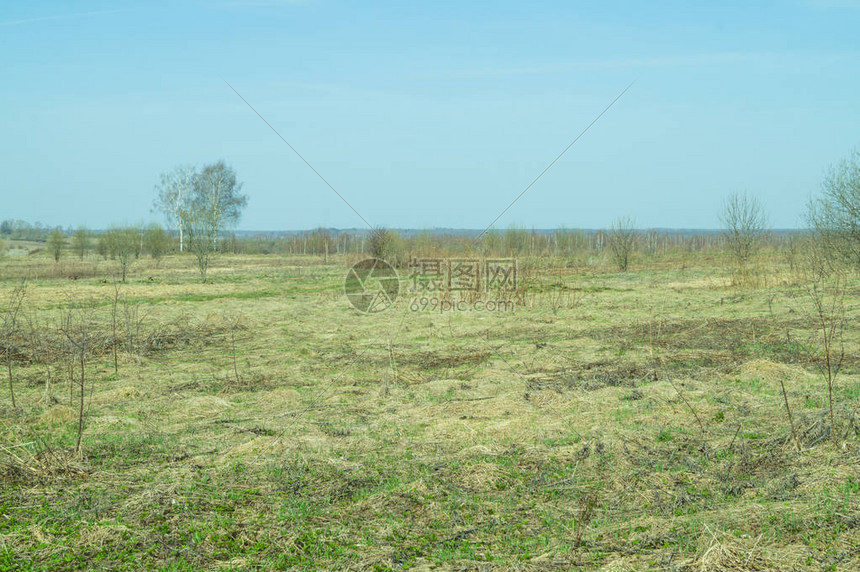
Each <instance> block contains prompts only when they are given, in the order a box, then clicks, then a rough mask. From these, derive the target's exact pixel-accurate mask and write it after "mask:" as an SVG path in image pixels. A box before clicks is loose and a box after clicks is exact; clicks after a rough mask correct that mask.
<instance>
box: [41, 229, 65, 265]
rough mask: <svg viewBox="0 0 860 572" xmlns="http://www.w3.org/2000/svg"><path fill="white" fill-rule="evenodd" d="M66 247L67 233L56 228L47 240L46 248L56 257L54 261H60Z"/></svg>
mask: <svg viewBox="0 0 860 572" xmlns="http://www.w3.org/2000/svg"><path fill="white" fill-rule="evenodd" d="M65 247H66V235H65V234H63V232H62V231H61V230H59V229H56V230H54V231H53V232H52V233H51V234H50V235H49V236H48V240H47V241H46V242H45V248H47V249H48V252H49V253H50V254H51V256H53V257H54V262H59V261H60V256H62V254H63V249H64V248H65Z"/></svg>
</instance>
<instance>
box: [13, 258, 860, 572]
mask: <svg viewBox="0 0 860 572" xmlns="http://www.w3.org/2000/svg"><path fill="white" fill-rule="evenodd" d="M358 259H359V258H357V257H355V256H351V257H349V258H347V257H342V256H331V257H329V258H328V261H327V262H324V261H323V259H322V257H318V256H297V257H280V256H262V255H261V256H250V255H236V256H231V255H221V256H219V257H217V258H216V259H215V260H214V263H213V266H212V268H211V269H210V280H209V282H208V283H206V284H202V283H201V282H200V280H199V277H198V276H197V274H196V273H195V270H194V268H193V264H192V262H191V260H190V259H189V258H188V257H180V256H175V255H174V256H169V257H167V258H165V259H164V260H163V261H162V262H161V263H160V264H158V265H156V264H155V263H153V262H151V261H149V260H146V261H143V260H141V261H138V262H136V263H134V264H133V266H132V270H131V274H130V275H129V279H128V282H127V283H126V284H121V285H118V286H116V287H115V285H114V282H113V278H112V277H113V276H114V275H115V273H116V264H115V263H112V262H110V261H96V260H95V259H94V258H93V259H91V260H89V259H88V260H85V261H83V262H77V261H75V262H64V261H61V262H60V263H59V264H55V263H54V262H53V261H52V260H49V259H48V258H47V257H41V258H40V257H39V256H7V257H6V258H5V259H3V260H0V277H2V278H0V301H2V309H3V311H5V310H6V308H7V306H8V304H9V300H10V299H13V297H14V294H15V292H16V290H15V289H16V288H17V287H19V286H20V284H21V280H22V278H24V277H27V282H26V286H25V289H24V291H23V293H24V297H23V299H22V304H21V309H20V311H19V312H18V315H17V321H18V324H19V325H18V328H17V330H16V333H15V335H10V336H6V339H5V340H4V341H3V344H4V347H3V348H0V349H2V351H3V352H5V353H4V354H3V355H4V358H3V361H2V364H3V378H2V380H3V384H2V386H0V387H2V390H0V391H2V393H0V397H1V398H2V402H0V403H2V406H0V423H2V425H0V483H2V488H0V570H21V571H25V570H92V569H111V570H140V569H152V570H282V569H308V570H311V569H341V570H342V569H352V570H400V569H413V570H568V569H583V570H592V569H593V570H619V571H620V570H845V571H848V570H858V569H860V441H858V435H860V418H858V407H860V336H858V330H857V328H856V326H855V324H856V323H857V316H858V305H857V304H858V301H860V280H858V279H857V277H856V276H851V277H849V278H848V280H847V283H843V286H844V290H828V289H825V290H823V291H822V290H815V291H812V293H810V288H811V286H810V284H811V283H810V281H809V280H808V279H806V278H805V277H804V274H803V273H802V272H798V271H792V270H790V269H789V267H788V265H787V264H783V263H781V262H779V263H778V262H762V264H764V265H765V267H763V268H760V269H759V280H758V281H757V282H756V283H755V284H754V285H753V286H742V287H739V286H733V285H732V284H731V276H730V273H729V271H728V270H727V269H726V264H725V263H724V262H723V261H722V260H721V259H720V257H719V256H717V255H709V256H693V255H685V256H681V255H678V256H675V257H669V256H667V257H664V258H662V259H659V260H650V261H640V262H636V261H634V264H633V265H632V267H631V269H630V271H628V272H623V273H620V272H615V271H614V270H613V269H612V268H610V267H609V266H607V265H604V264H590V265H587V266H579V267H576V266H570V265H569V264H568V263H567V261H566V260H564V259H551V258H534V259H526V260H520V261H519V265H520V289H519V291H518V292H517V293H516V294H515V295H514V296H513V297H512V299H514V300H515V302H516V311H515V312H468V311H467V312H462V311H449V312H435V313H433V312H415V311H412V310H410V307H409V304H408V300H407V297H406V296H405V295H402V296H401V298H400V299H399V300H398V303H397V304H396V305H395V306H394V307H393V308H391V309H389V310H387V311H385V312H380V313H377V314H370V315H363V314H360V313H358V312H356V311H355V310H353V309H352V308H351V307H350V306H349V303H348V301H347V300H346V298H345V296H344V294H343V284H344V277H345V276H346V272H347V269H348V267H349V265H350V264H351V263H353V262H355V261H357V260H358ZM406 274H407V271H405V270H404V271H402V272H401V276H402V277H403V289H405V288H406V287H407V286H408V281H407V280H406ZM70 277H76V279H70ZM20 291H21V290H20V289H19V290H18V292H20ZM816 292H817V293H818V295H820V297H819V298H818V299H819V300H821V301H822V302H823V304H822V308H823V310H824V312H821V313H820V312H817V310H816V308H815V305H814V300H815V298H814V295H816ZM843 300H844V309H845V315H844V318H840V317H839V316H838V315H836V314H834V313H833V312H830V313H829V314H828V311H829V310H832V309H834V308H837V303H838V302H840V301H843ZM822 317H823V318H824V322H823V323H824V327H825V329H824V330H823V329H822V321H821V318H822ZM828 324H832V325H834V329H830V330H826V328H827V326H828ZM825 330H826V331H829V332H831V333H833V334H834V335H833V336H831V337H830V338H829V339H830V340H831V341H833V342H834V344H835V345H836V346H837V347H836V350H835V352H834V351H831V354H832V355H831V357H833V358H834V359H835V358H837V357H839V356H843V355H844V357H842V367H841V370H840V371H839V372H838V375H836V377H835V379H834V383H833V391H832V401H833V421H834V426H835V429H834V430H831V416H830V415H831V413H830V407H829V403H830V400H829V393H828V384H827V381H826V360H827V352H825V350H824V348H823V343H822V342H823V341H824V340H823V336H822V332H823V331H825ZM83 333H86V335H87V337H86V346H87V351H86V355H85V360H84V363H83V364H81V361H80V359H79V358H80V355H81V354H80V352H79V351H77V348H78V347H79V346H76V345H75V343H79V342H80V340H82V339H83V338H82V337H81V336H82V335H83ZM7 341H8V344H7ZM837 342H838V343H837ZM834 344H831V346H833V345H834ZM843 345H844V352H843V351H842V347H843ZM833 349H834V348H833V347H831V350H833ZM114 351H116V357H115V354H114ZM837 354H838V355H837ZM76 360H77V361H76ZM7 362H8V363H11V375H12V379H13V382H12V387H13V389H14V392H15V399H16V404H17V409H13V408H12V406H11V402H10V395H9V387H8V375H9V374H8V372H7V371H6V369H7ZM81 371H83V372H84V382H83V386H84V390H85V391H84V411H85V418H84V424H83V427H82V433H81V446H80V451H78V452H76V451H75V448H76V447H75V445H76V441H77V437H78V421H79V419H78V412H79V409H78V408H79V405H80V385H81V381H80V375H81ZM783 388H784V392H783ZM786 403H787V404H788V406H789V410H788V411H787V409H786ZM789 411H790V412H791V416H790V417H789V414H788V412H789ZM792 427H794V430H792Z"/></svg>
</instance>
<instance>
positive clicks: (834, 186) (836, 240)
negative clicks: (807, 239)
mask: <svg viewBox="0 0 860 572" xmlns="http://www.w3.org/2000/svg"><path fill="white" fill-rule="evenodd" d="M821 191H822V192H821V196H819V197H817V198H814V199H813V200H812V201H810V203H809V205H808V210H807V215H806V219H807V222H808V224H809V226H810V228H812V230H813V231H814V232H815V235H816V239H817V240H819V241H820V242H821V244H822V246H823V251H824V252H825V253H826V254H827V255H828V256H829V257H831V258H834V259H836V258H838V259H841V260H842V261H844V262H847V263H849V264H852V265H855V266H860V150H856V149H855V150H854V151H853V153H852V154H851V155H850V156H849V157H847V158H845V159H843V160H842V161H840V162H839V163H837V164H836V165H832V166H831V167H830V168H829V169H828V171H827V174H826V175H825V178H824V182H823V183H822V185H821Z"/></svg>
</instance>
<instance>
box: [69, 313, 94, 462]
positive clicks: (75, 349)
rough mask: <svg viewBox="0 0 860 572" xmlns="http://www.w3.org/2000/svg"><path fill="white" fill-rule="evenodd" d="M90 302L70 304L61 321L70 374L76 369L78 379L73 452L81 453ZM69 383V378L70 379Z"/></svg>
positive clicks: (90, 314) (89, 340)
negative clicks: (76, 422)
mask: <svg viewBox="0 0 860 572" xmlns="http://www.w3.org/2000/svg"><path fill="white" fill-rule="evenodd" d="M93 308H94V304H93V303H92V302H87V303H72V304H70V306H69V308H68V309H67V315H66V316H65V317H64V319H63V324H64V325H63V334H64V335H65V337H66V339H67V340H68V343H69V348H70V357H71V358H72V359H73V360H74V367H72V366H71V363H70V370H69V371H70V373H71V372H72V370H73V369H78V379H77V383H76V384H75V385H76V386H77V389H78V435H77V441H76V442H75V452H76V453H80V451H81V438H82V436H83V434H84V415H85V409H84V397H85V392H86V368H87V360H88V359H89V357H90V349H91V346H92V343H93V341H92V335H91V330H92V326H93ZM70 381H71V377H70Z"/></svg>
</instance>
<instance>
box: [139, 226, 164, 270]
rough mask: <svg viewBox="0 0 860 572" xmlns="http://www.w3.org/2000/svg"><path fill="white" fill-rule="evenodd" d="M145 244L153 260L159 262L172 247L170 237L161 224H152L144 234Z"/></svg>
mask: <svg viewBox="0 0 860 572" xmlns="http://www.w3.org/2000/svg"><path fill="white" fill-rule="evenodd" d="M143 245H144V249H145V250H146V252H148V253H149V255H150V256H151V257H152V258H153V260H155V261H157V262H158V261H161V259H162V258H163V257H164V255H165V254H166V253H167V250H168V248H169V247H170V237H169V236H168V235H167V232H165V230H164V229H163V228H161V226H159V225H157V224H152V225H150V226H149V227H148V228H147V229H146V231H145V232H144V234H143Z"/></svg>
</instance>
